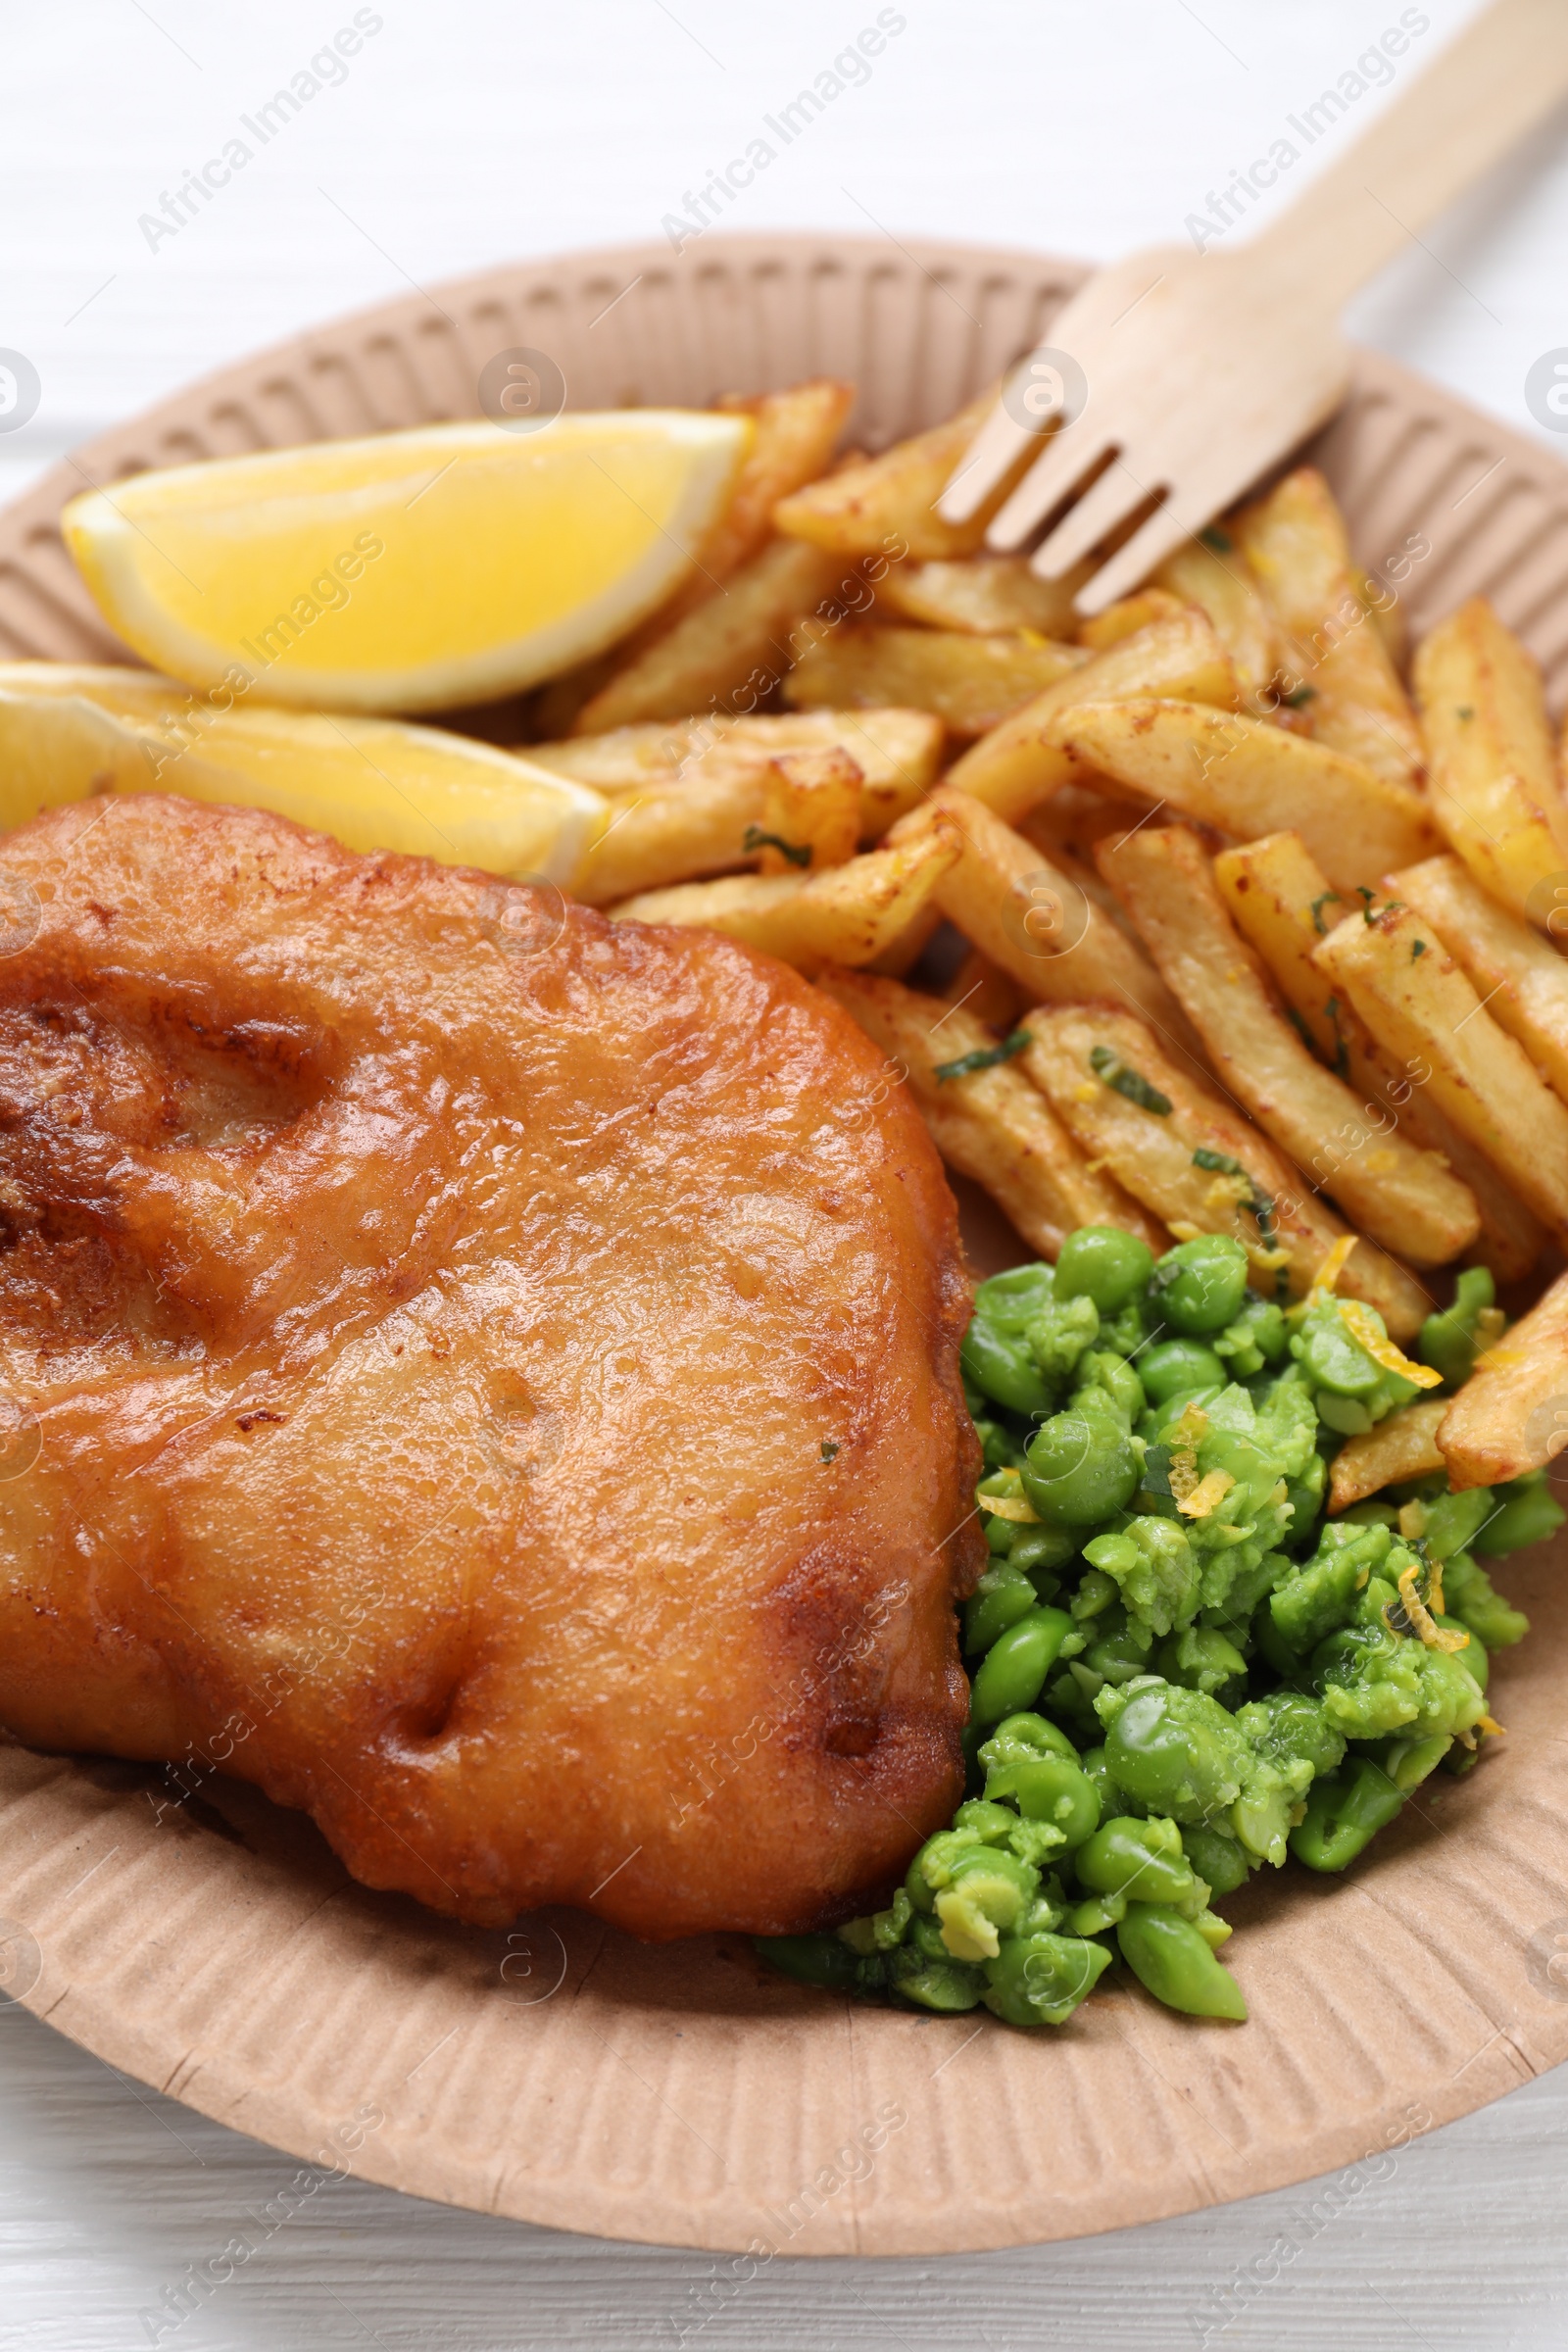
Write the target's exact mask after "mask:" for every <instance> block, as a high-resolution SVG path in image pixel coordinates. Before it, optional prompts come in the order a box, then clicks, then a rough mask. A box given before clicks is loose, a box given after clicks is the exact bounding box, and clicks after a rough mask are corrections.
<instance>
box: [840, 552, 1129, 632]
mask: <svg viewBox="0 0 1568 2352" xmlns="http://www.w3.org/2000/svg"><path fill="white" fill-rule="evenodd" d="M1092 568H1093V566H1092V565H1090V564H1083V565H1081V566H1079V567H1078V568H1077V569H1076V570H1074V571H1071V572H1069V573H1067V574H1066V576H1065V577H1064V578H1062V579H1059V580H1043V579H1042V578H1041V577H1040V574H1039V573H1038V572H1036V571H1031V570H1030V568H1029V561H1028V558H1027V557H1026V556H964V557H960V558H958V559H957V560H956V562H944V561H941V560H937V561H934V562H931V563H928V564H894V566H893V568H892V570H891V571H890V572H889V573H888V575H887V577H886V579H885V580H883V581H882V582H881V583H880V585H879V588H878V595H879V597H880V598H881V601H882V603H883V604H885V605H886V606H887V607H888V610H889V611H890V612H893V613H902V614H903V615H904V617H905V619H906V620H918V621H923V622H924V624H925V626H926V627H927V628H928V629H967V630H968V631H969V632H970V634H971V635H973V636H977V637H995V636H1003V635H1005V634H1007V633H1008V632H1009V631H1011V630H1014V629H1034V630H1036V631H1037V632H1038V633H1039V635H1041V636H1042V637H1058V638H1059V637H1070V636H1071V635H1072V632H1073V630H1074V629H1075V628H1076V626H1077V624H1078V615H1077V613H1075V612H1074V610H1073V601H1072V600H1073V598H1074V597H1075V596H1076V595H1077V593H1078V591H1079V589H1080V588H1081V587H1082V586H1083V584H1084V582H1085V580H1086V579H1087V578H1088V577H1089V574H1090V571H1091V570H1092Z"/></svg>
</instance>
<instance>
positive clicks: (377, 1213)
mask: <svg viewBox="0 0 1568 2352" xmlns="http://www.w3.org/2000/svg"><path fill="white" fill-rule="evenodd" d="M0 950H9V951H10V952H9V953H7V954H4V955H3V956H0V1215H3V1220H4V1227H5V1236H4V1239H5V1248H4V1254H3V1255H0V1348H3V1379H4V1383H5V1390H6V1393H7V1395H8V1396H9V1398H10V1399H11V1403H10V1406H9V1407H8V1408H7V1407H5V1406H4V1405H3V1400H0V1410H6V1409H8V1410H9V1411H10V1415H11V1427H10V1443H9V1446H8V1448H7V1450H6V1452H5V1456H4V1458H3V1460H0V1480H3V1483H0V1723H3V1724H4V1725H5V1726H6V1727H7V1728H8V1729H9V1730H10V1731H11V1732H12V1733H13V1734H14V1735H16V1736H17V1737H18V1738H20V1739H21V1740H25V1741H27V1742H29V1743H31V1744H34V1745H37V1746H43V1747H49V1748H63V1749H92V1750H99V1751H106V1752H108V1753H111V1754H114V1755H119V1756H128V1757H139V1758H146V1759H154V1760H173V1761H175V1762H177V1763H181V1764H183V1765H185V1766H186V1767H187V1769H189V1770H195V1771H197V1772H200V1771H201V1770H204V1769H206V1768H207V1767H208V1766H210V1765H211V1764H213V1763H221V1766H222V1769H224V1770H225V1771H228V1772H232V1773H237V1774H239V1775H241V1776H242V1777H243V1778H245V1779H247V1780H250V1781H253V1782H255V1783H257V1784H258V1785H259V1786H260V1787H261V1788H263V1789H266V1790H267V1792H268V1793H269V1794H270V1796H272V1797H274V1798H276V1799H277V1800H279V1801H280V1802H281V1803H284V1804H287V1805H296V1806H302V1807H304V1808H306V1809H307V1810H308V1811H309V1812H310V1813H311V1814H312V1815H314V1817H315V1819H316V1820H317V1822H318V1823H319V1825H320V1827H321V1829H322V1830H323V1831H324V1833H325V1835H326V1836H327V1838H329V1839H330V1840H331V1842H332V1844H333V1845H334V1846H335V1847H336V1849H337V1851H338V1852H339V1853H340V1854H341V1855H342V1857H343V1859H344V1861H345V1862H346V1863H347V1865H348V1867H349V1868H350V1870H352V1871H353V1872H354V1874H355V1876H356V1877H357V1878H360V1879H362V1880H364V1881H365V1882H366V1883H367V1884H368V1885H370V1886H372V1887H396V1888H401V1889H404V1890H406V1891H408V1892H410V1893H412V1894H415V1895H417V1896H418V1897H419V1898H420V1900H421V1901H423V1902H425V1903H428V1904H430V1905H432V1906H433V1907H434V1908H435V1909H436V1910H438V1911H445V1912H449V1913H452V1914H455V1915H456V1916H457V1917H459V1918H461V1919H466V1920H470V1921H474V1922H479V1923H485V1924H496V1923H500V1922H505V1921H507V1920H509V1919H511V1918H512V1917H514V1916H515V1914H516V1913H517V1912H518V1911H519V1910H520V1909H524V1908H527V1907H529V1906H531V1905H534V1904H538V1903H545V1902H564V1903H574V1904H579V1905H582V1906H584V1907H586V1908H587V1909H590V1910H593V1911H596V1912H598V1913H600V1914H601V1915H602V1916H603V1917H605V1918H607V1919H610V1920H613V1921H614V1922H616V1923H617V1924H618V1925H620V1926H622V1927H625V1928H629V1929H631V1930H633V1931H635V1932H636V1933H637V1934H639V1935H642V1936H654V1937H665V1936H682V1935H687V1934H691V1933H694V1932H696V1931H698V1930H704V1929H712V1928H735V1929H748V1930H760V1931H780V1932H787V1931H791V1930H797V1929H802V1928H806V1927H809V1926H811V1925H814V1924H821V1923H824V1922H829V1921H831V1920H834V1919H838V1918H844V1917H847V1916H848V1915H850V1914H851V1913H853V1912H856V1911H858V1910H864V1909H865V1907H866V1903H867V1900H868V1899H869V1898H870V1897H871V1896H872V1895H873V1894H875V1893H876V1892H877V1891H878V1890H879V1889H880V1888H881V1887H885V1886H886V1885H887V1884H888V1882H889V1881H890V1880H891V1878H892V1877H893V1876H894V1874H896V1873H897V1872H898V1871H900V1870H901V1869H902V1868H903V1866H904V1864H905V1863H906V1862H907V1858H908V1856H909V1854H910V1852H911V1851H912V1850H913V1848H914V1847H915V1845H916V1844H917V1843H918V1841H919V1840H920V1838H922V1837H924V1836H925V1835H926V1834H927V1833H928V1832H930V1831H932V1830H934V1829H936V1828H937V1827H939V1826H940V1824H942V1823H943V1822H945V1821H946V1820H947V1818H948V1816H949V1814H950V1813H951V1811H952V1808H953V1805H954V1803H955V1801H956V1798H957V1796H958V1794H959V1792H960V1779H961V1776H960V1769H959V1758H958V1731H959V1727H960V1725H961V1723H962V1720H963V1716H964V1709H965V1701H966V1691H965V1686H964V1682H963V1678H962V1675H961V1673H960V1670H959V1666H958V1660H957V1654H956V1643H955V1636H954V1620H953V1615H952V1603H953V1599H954V1595H955V1593H956V1592H959V1591H961V1590H963V1589H964V1588H965V1587H966V1585H967V1583H968V1582H969V1581H970V1580H971V1579H972V1575H973V1573H974V1571H975V1569H976V1567H977V1566H978V1561H977V1560H976V1558H975V1545H976V1538H975V1536H974V1532H973V1524H972V1520H971V1522H970V1524H969V1525H968V1526H967V1527H965V1526H964V1525H963V1524H962V1523H963V1522H964V1521H965V1520H966V1519H967V1518H968V1517H969V1514H970V1505H971V1499H972V1481H973V1479H974V1477H975V1476H976V1474H977V1464H976V1460H975V1456H974V1445H973V1437H972V1432H971V1431H970V1429H969V1425H968V1421H967V1417H966V1415H965V1413H964V1410H963V1400H962V1395H961V1390H960V1386H959V1381H958V1373H957V1347H958V1341H959V1337H960V1334H961V1330H962V1326H963V1322H964V1319H965V1315H966V1311H967V1297H966V1290H965V1285H964V1282H963V1279H962V1275H961V1270H960V1264H959V1257H958V1248H957V1237H956V1226H955V1215H954V1208H953V1203H952V1201H951V1199H950V1197H949V1194H948V1191H947V1187H946V1185H945V1183H944V1181H943V1178H942V1174H941V1170H940V1167H939V1165H938V1161H937V1157H936V1154H935V1152H934V1151H933V1150H932V1147H931V1145H930V1143H929V1142H928V1140H927V1138H926V1134H925V1130H924V1128H923V1127H922V1125H921V1123H920V1119H919V1116H918V1114H917V1112H916V1111H915V1110H914V1108H913V1107H912V1105H911V1104H910V1103H908V1102H907V1100H906V1098H905V1096H904V1094H903V1093H902V1092H901V1091H899V1089H898V1087H897V1086H896V1085H890V1083H889V1080H888V1078H887V1077H886V1076H885V1075H884V1072H883V1069H882V1065H881V1064H880V1062H879V1061H878V1058H877V1056H876V1054H875V1052H874V1050H873V1049H872V1048H871V1047H870V1046H869V1045H868V1044H867V1043H866V1041H865V1039H864V1038H863V1037H862V1036H861V1034H860V1032H859V1031H858V1029H857V1028H856V1027H855V1025H854V1024H853V1023H852V1022H851V1021H850V1019H849V1018H848V1016H847V1015H846V1014H844V1013H842V1012H841V1011H840V1010H839V1009H838V1008H837V1006H835V1005H831V1004H830V1003H828V1002H827V1001H826V1000H825V999H824V998H822V997H819V996H818V995H816V994H815V992H814V991H813V990H811V989H810V988H809V987H808V986H807V984H806V983H805V982H803V981H802V980H800V979H799V978H797V976H796V975H795V974H794V973H793V972H791V971H788V970H786V969H785V968H784V967H783V966H782V965H781V964H778V963H775V962H772V961H771V960H770V959H769V958H767V957H765V956H756V955H753V954H752V953H750V952H749V951H748V950H746V949H744V948H741V947H737V946H735V945H733V944H731V943H729V942H727V941H725V940H722V939H719V938H716V937H714V936H711V935H708V934H704V933H701V932H696V931H675V930H666V929H659V928H651V927H645V926H642V925H639V924H636V923H627V924H622V925H616V926H612V925H611V924H610V923H608V922H607V921H606V920H605V918H604V917H603V916H601V915H598V914H595V913H592V912H590V911H588V910H587V909H585V908H581V907H572V906H566V905H564V904H563V902H562V901H561V900H560V898H559V895H558V894H555V893H553V892H551V891H549V890H544V889H535V888H523V887H516V886H513V885H510V884H507V883H503V882H498V881H495V880H493V879H491V878H490V877H487V876H485V875H482V874H478V873H472V872H463V871H454V870H452V869H450V868H446V867H441V866H436V865H431V864H428V863H425V862H424V861H422V860H420V859H415V858H396V857H390V856H387V857H375V858H360V857H356V856H353V855H351V854H350V853H349V852H347V851H345V850H342V849H340V848H338V847H337V846H336V845H335V844H334V843H332V842H329V841H325V840H322V839H320V838H319V837H317V836H315V835H311V834H306V833H303V832H300V831H299V830H297V829H296V828H295V827H294V826H292V825H290V824H287V823H285V822H283V821H282V820H280V819H277V818H273V817H271V816H269V815H266V814H263V813H259V812H256V811H250V810H239V809H208V808H202V807H198V806H196V805H194V804H191V803H188V802H184V801H179V800H173V799H154V798H147V799H138V800H130V801H118V802H117V801H99V802H90V803H86V804H83V805H79V806H76V807H73V808H70V809H60V810H58V811H55V812H54V813H52V814H49V815H46V816H42V817H40V818H38V819H37V820H36V821H35V822H34V823H33V824H31V825H28V826H26V827H25V828H24V829H23V830H22V831H20V832H18V833H15V834H13V835H12V836H11V837H10V838H9V839H8V840H7V841H6V842H5V843H4V845H3V847H0ZM955 1531H957V1532H955Z"/></svg>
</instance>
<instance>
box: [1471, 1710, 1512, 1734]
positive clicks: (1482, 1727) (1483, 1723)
mask: <svg viewBox="0 0 1568 2352" xmlns="http://www.w3.org/2000/svg"><path fill="white" fill-rule="evenodd" d="M1476 1729H1477V1731H1481V1732H1490V1733H1491V1734H1492V1737H1493V1739H1494V1740H1506V1738H1507V1737H1508V1735H1507V1732H1506V1730H1505V1729H1504V1727H1503V1726H1502V1725H1501V1724H1500V1723H1498V1722H1497V1721H1496V1719H1495V1716H1492V1715H1478V1716H1477V1717H1476Z"/></svg>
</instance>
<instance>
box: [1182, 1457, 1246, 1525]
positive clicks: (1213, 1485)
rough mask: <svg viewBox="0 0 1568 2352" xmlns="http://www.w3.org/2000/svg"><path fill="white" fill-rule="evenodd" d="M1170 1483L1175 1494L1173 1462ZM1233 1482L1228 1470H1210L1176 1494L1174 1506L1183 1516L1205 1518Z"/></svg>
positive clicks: (1214, 1508) (1216, 1505)
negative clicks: (1191, 1485)
mask: <svg viewBox="0 0 1568 2352" xmlns="http://www.w3.org/2000/svg"><path fill="white" fill-rule="evenodd" d="M1170 1484H1171V1492H1172V1494H1175V1493H1176V1465H1175V1463H1174V1462H1173V1463H1172V1464H1171V1480H1170ZM1235 1484H1236V1481H1235V1479H1234V1478H1232V1476H1231V1474H1230V1472H1229V1471H1228V1470H1210V1472H1209V1473H1208V1476H1207V1477H1206V1478H1201V1479H1200V1480H1199V1481H1198V1483H1197V1485H1196V1486H1194V1487H1190V1488H1189V1489H1188V1491H1187V1493H1186V1494H1185V1495H1176V1508H1177V1509H1178V1510H1179V1511H1180V1512H1181V1513H1182V1515H1183V1517H1184V1518H1187V1519H1206V1518H1207V1517H1208V1515H1209V1513H1210V1511H1213V1510H1217V1509H1218V1507H1219V1505H1220V1504H1221V1503H1222V1502H1223V1501H1224V1499H1225V1497H1226V1495H1228V1494H1229V1493H1230V1491H1231V1489H1232V1487H1234V1486H1235Z"/></svg>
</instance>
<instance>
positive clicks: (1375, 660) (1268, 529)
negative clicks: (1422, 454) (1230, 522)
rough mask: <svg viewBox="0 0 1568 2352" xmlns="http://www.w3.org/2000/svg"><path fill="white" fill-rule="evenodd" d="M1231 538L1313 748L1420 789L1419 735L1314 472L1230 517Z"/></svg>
mask: <svg viewBox="0 0 1568 2352" xmlns="http://www.w3.org/2000/svg"><path fill="white" fill-rule="evenodd" d="M1234 527H1235V532H1236V537H1237V539H1238V541H1239V542H1240V545H1241V547H1242V549H1243V551H1244V553H1245V555H1246V558H1247V561H1248V563H1249V564H1250V565H1251V568H1252V570H1253V572H1254V573H1255V574H1256V576H1257V578H1258V579H1259V581H1260V582H1261V583H1262V588H1263V593H1264V595H1265V596H1266V598H1267V599H1268V602H1269V604H1270V606H1271V607H1272V609H1273V612H1274V616H1275V618H1276V620H1277V621H1278V623H1279V628H1280V634H1281V636H1282V637H1283V638H1284V641H1285V653H1286V662H1285V666H1286V671H1287V686H1288V687H1289V688H1290V689H1291V690H1292V691H1293V692H1294V693H1296V694H1298V695H1300V696H1301V697H1303V698H1304V704H1303V707H1304V709H1305V711H1306V713H1307V715H1308V717H1309V718H1310V720H1311V725H1312V734H1313V736H1314V738H1315V739H1316V741H1317V742H1319V743H1326V744H1327V745H1329V747H1330V748H1331V750H1333V751H1337V752H1345V753H1346V754H1348V757H1349V758H1350V759H1352V760H1359V761H1360V763H1361V765H1362V766H1363V767H1369V768H1370V769H1371V770H1372V772H1373V774H1374V775H1377V776H1382V777H1383V778H1384V779H1385V780H1386V781H1387V782H1389V783H1394V784H1409V785H1415V784H1418V783H1419V782H1420V779H1421V769H1422V761H1423V751H1422V743H1421V731H1420V729H1419V727H1418V726H1417V725H1416V720H1415V712H1414V711H1412V710H1411V708H1410V702H1409V698H1408V696H1407V695H1406V694H1405V691H1404V688H1403V687H1402V686H1401V685H1400V683H1399V679H1398V674H1397V671H1396V669H1395V666H1394V663H1393V662H1392V661H1391V660H1390V659H1389V649H1388V646H1387V644H1386V642H1385V640H1384V636H1383V632H1382V630H1381V629H1380V628H1379V627H1378V624H1377V621H1376V620H1375V619H1374V617H1373V614H1372V613H1371V611H1370V610H1369V608H1368V605H1367V602H1366V597H1365V593H1364V590H1365V581H1366V575H1365V573H1364V572H1362V571H1359V570H1358V569H1357V567H1356V565H1355V564H1354V563H1353V561H1352V559H1351V556H1350V542H1349V538H1348V533H1347V531H1346V527H1345V517H1344V516H1343V515H1341V513H1340V510H1339V508H1338V507H1337V506H1336V505H1335V503H1334V496H1333V493H1332V491H1331V490H1330V489H1329V486H1328V484H1327V482H1326V481H1325V480H1324V479H1323V476H1322V475H1321V474H1320V473H1319V472H1318V470H1317V468H1316V466H1299V467H1298V469H1297V471H1296V472H1295V473H1291V474H1287V475H1286V477H1285V479H1284V481H1283V482H1281V483H1280V484H1279V485H1278V487H1277V488H1276V489H1273V490H1271V491H1270V492H1269V494H1268V496H1267V497H1266V498H1264V499H1260V500H1259V501H1258V502H1257V504H1256V505H1255V506H1251V507H1248V508H1246V509H1245V510H1244V512H1243V513H1242V514H1241V515H1238V516H1237V519H1236V523H1235V526H1234Z"/></svg>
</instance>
